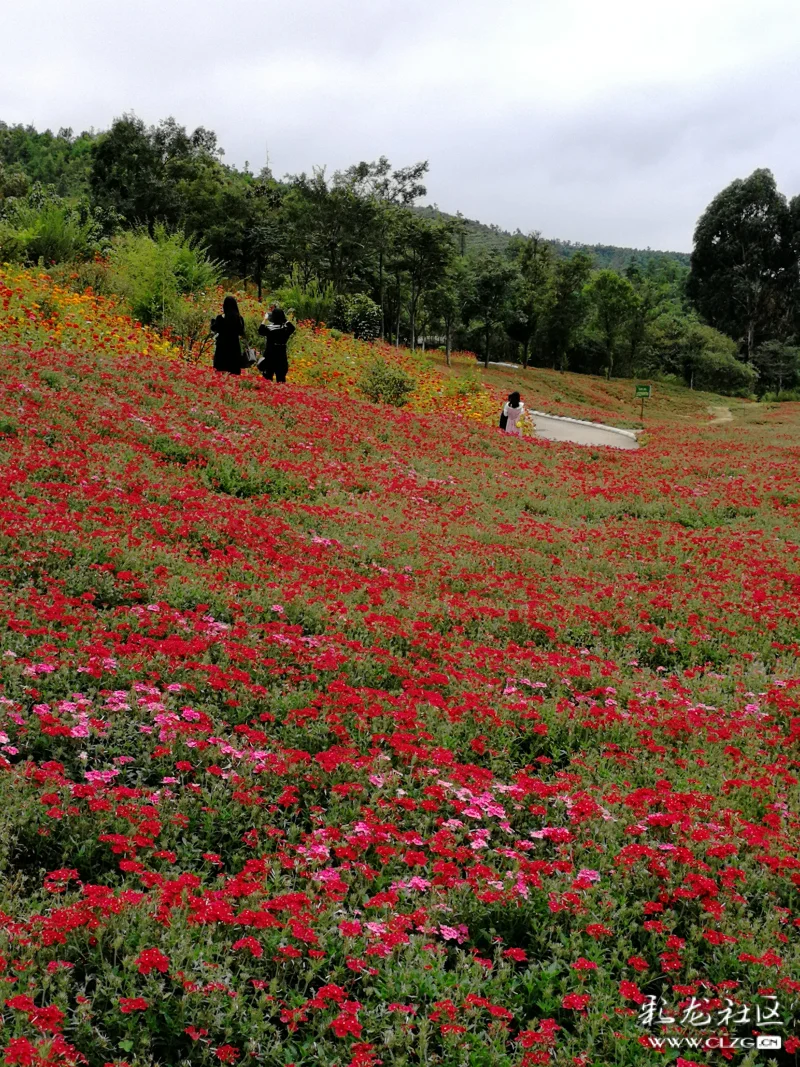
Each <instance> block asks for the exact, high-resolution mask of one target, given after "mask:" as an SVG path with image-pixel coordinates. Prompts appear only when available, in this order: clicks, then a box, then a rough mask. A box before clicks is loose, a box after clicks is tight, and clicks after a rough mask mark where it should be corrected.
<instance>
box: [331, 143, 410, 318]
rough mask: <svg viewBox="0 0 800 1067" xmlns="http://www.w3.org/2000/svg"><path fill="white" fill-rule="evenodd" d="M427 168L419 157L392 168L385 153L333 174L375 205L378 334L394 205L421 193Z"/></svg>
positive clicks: (402, 204)
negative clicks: (407, 164) (370, 160)
mask: <svg viewBox="0 0 800 1067" xmlns="http://www.w3.org/2000/svg"><path fill="white" fill-rule="evenodd" d="M427 172H428V162H427V160H423V161H422V162H419V163H414V164H412V165H411V166H409V167H399V168H398V169H396V170H393V169H392V165H391V163H390V162H389V160H388V159H387V158H386V156H381V157H380V159H378V160H376V161H375V162H373V163H363V162H362V163H357V164H355V166H352V167H348V168H347V170H346V171H344V172H339V171H337V173H336V174H335V175H334V184H335V185H337V186H344V187H345V188H347V189H349V190H351V191H352V192H354V193H355V194H356V196H359V197H361V198H362V199H367V200H370V201H372V203H373V204H374V205H375V208H376V212H375V226H374V229H373V236H374V245H375V250H376V252H377V257H378V286H377V289H378V294H377V295H378V304H379V306H380V309H381V337H382V338H384V337H385V336H386V315H385V302H386V300H385V295H386V294H385V290H386V285H385V274H386V257H387V255H388V253H389V248H390V244H391V235H392V231H393V229H394V225H395V221H396V210H395V209H396V208H398V207H411V205H412V204H414V202H415V201H416V200H419V198H420V197H422V196H425V194H426V192H427V190H426V188H425V186H424V185H423V184H422V179H423V177H424V176H425V175H426V174H427Z"/></svg>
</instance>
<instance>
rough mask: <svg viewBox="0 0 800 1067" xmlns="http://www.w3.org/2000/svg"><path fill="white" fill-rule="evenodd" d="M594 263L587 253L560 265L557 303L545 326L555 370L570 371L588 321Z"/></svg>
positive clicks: (555, 282)
mask: <svg viewBox="0 0 800 1067" xmlns="http://www.w3.org/2000/svg"><path fill="white" fill-rule="evenodd" d="M591 272H592V260H591V258H590V257H589V256H588V255H587V254H586V253H585V252H581V251H578V252H575V253H574V254H573V255H572V256H570V258H569V259H560V260H558V261H557V262H556V265H555V271H554V279H553V303H552V306H551V307H550V310H549V312H548V315H547V321H546V324H545V344H546V349H547V353H548V355H549V358H550V360H551V362H552V366H553V369H554V370H555V369H556V368H558V369H559V370H566V369H567V366H568V365H569V352H570V349H571V348H572V345H573V342H574V340H575V335H576V333H577V332H578V330H579V329H580V328H581V326H582V325H583V322H584V320H585V318H586V306H587V301H586V295H585V292H584V290H585V287H586V283H587V281H588V280H589V276H590V274H591Z"/></svg>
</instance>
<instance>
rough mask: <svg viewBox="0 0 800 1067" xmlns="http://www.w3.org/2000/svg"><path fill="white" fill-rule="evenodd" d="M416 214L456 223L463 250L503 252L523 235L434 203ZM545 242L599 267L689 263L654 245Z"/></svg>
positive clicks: (560, 253)
mask: <svg viewBox="0 0 800 1067" xmlns="http://www.w3.org/2000/svg"><path fill="white" fill-rule="evenodd" d="M414 210H415V211H417V212H418V213H419V214H420V215H422V216H424V217H425V218H430V219H449V220H453V221H456V222H458V223H460V225H461V226H462V227H463V230H464V235H465V236H464V241H463V250H464V252H465V253H466V252H483V251H496V252H506V251H507V250H508V248H509V246H510V245H511V244H512V242H513V240H514V238H515V237H523V236H524V234H523V233H522V231H521V230H519V229H517V230H516V231H515V232H514V233H511V231H510V230H504V229H503V228H502V226H497V225H495V224H494V223H485V222H479V221H478V220H477V219H468V218H465V217H464V216H463V215H460V214H455V215H453V214H449V213H448V212H446V211H442V210H440V208H439V207H438V205H435V204H434V205H430V204H425V205H422V206H419V207H415V208H414ZM547 242H548V244H549V245H550V246H551V247H552V248H553V251H554V252H555V254H556V255H557V256H560V257H562V258H564V259H568V258H569V257H570V256H571V255H573V254H574V253H575V252H585V253H586V254H587V255H588V256H591V257H592V262H593V264H594V266H595V267H597V268H599V269H602V268H605V267H610V268H611V269H612V270H617V271H619V270H624V269H625V268H626V267H627V266H629V265H630V263H631V261H634V262H637V263H639V264H640V266H645V265H646V264H648V263H649V262H651V261H652V260H654V261H656V262H660V261H663V260H672V261H673V262H675V263H679V264H680V265H681V266H682V267H688V266H689V259H690V256H689V253H688V252H667V251H661V250H660V249H655V248H626V247H624V246H621V245H604V244H585V243H583V242H581V241H560V240H558V238H555V237H549V238H547Z"/></svg>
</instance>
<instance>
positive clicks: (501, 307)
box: [470, 251, 516, 368]
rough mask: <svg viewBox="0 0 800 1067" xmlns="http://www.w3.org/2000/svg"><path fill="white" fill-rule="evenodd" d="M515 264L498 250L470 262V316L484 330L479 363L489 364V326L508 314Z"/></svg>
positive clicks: (490, 327)
mask: <svg viewBox="0 0 800 1067" xmlns="http://www.w3.org/2000/svg"><path fill="white" fill-rule="evenodd" d="M515 273H516V272H515V268H514V266H513V264H511V263H509V262H508V260H506V259H504V258H503V257H502V256H501V255H500V254H499V253H498V252H493V251H491V252H484V253H483V254H482V255H481V256H479V257H478V259H476V260H475V265H474V282H473V298H472V302H471V306H470V311H471V313H472V317H473V318H476V319H478V320H479V322H480V325H481V327H482V329H483V334H484V352H483V365H484V367H487V368H488V366H489V352H490V346H491V337H492V330H493V329H494V328H495V327H496V326H499V325H500V323H501V322H503V320H504V319H505V318H506V315H507V314H508V304H509V297H510V295H511V287H512V284H513V282H514V277H515Z"/></svg>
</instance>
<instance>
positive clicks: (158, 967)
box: [136, 948, 169, 974]
mask: <svg viewBox="0 0 800 1067" xmlns="http://www.w3.org/2000/svg"><path fill="white" fill-rule="evenodd" d="M136 966H137V968H138V970H139V974H150V972H151V971H160V972H161V973H162V974H166V973H167V971H168V970H169V956H165V955H164V953H163V952H161V950H160V949H157V948H146V949H145V950H144V952H140V953H139V958H138V959H137V961H136Z"/></svg>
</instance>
